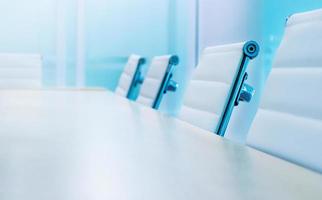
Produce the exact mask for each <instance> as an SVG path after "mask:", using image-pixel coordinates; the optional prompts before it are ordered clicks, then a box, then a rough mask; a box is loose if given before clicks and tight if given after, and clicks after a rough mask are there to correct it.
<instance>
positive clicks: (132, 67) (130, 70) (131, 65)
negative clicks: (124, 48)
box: [115, 55, 142, 97]
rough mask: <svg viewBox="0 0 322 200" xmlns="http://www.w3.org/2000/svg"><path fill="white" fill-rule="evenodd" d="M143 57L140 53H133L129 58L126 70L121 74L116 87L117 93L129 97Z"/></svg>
mask: <svg viewBox="0 0 322 200" xmlns="http://www.w3.org/2000/svg"><path fill="white" fill-rule="evenodd" d="M141 58H142V57H141V56H139V55H131V56H130V57H129V60H128V62H127V64H126V66H125V68H124V71H123V73H122V75H121V78H120V80H119V83H118V86H117V88H116V91H115V93H116V94H118V95H120V96H123V97H127V94H128V92H129V90H130V87H131V84H132V80H133V78H134V75H135V72H136V69H137V67H138V66H139V64H140V59H141Z"/></svg>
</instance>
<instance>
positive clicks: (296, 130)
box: [247, 9, 322, 172]
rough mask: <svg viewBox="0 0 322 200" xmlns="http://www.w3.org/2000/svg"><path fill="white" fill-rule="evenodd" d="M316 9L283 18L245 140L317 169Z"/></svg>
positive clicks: (319, 79)
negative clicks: (280, 36)
mask: <svg viewBox="0 0 322 200" xmlns="http://www.w3.org/2000/svg"><path fill="white" fill-rule="evenodd" d="M321 103H322V9H321V10H316V11H311V12H307V13H301V14H295V15H293V16H291V17H290V18H289V19H288V21H287V26H286V31H285V35H284V38H283V40H282V43H281V45H280V47H279V50H278V52H277V57H276V59H275V62H274V65H273V69H272V71H271V74H270V77H269V79H268V82H267V86H266V89H265V92H264V96H263V97H262V102H261V105H260V109H259V110H258V113H257V115H256V117H255V120H254V122H253V125H252V128H251V130H250V133H249V135H248V141H247V144H248V145H250V146H251V147H254V148H256V149H259V150H261V151H264V152H267V153H270V154H273V155H275V156H278V157H281V158H283V159H286V160H288V161H291V162H294V163H297V164H300V165H303V166H306V167H308V168H311V169H314V170H318V171H320V172H322V105H321Z"/></svg>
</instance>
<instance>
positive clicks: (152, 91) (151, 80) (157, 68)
mask: <svg viewBox="0 0 322 200" xmlns="http://www.w3.org/2000/svg"><path fill="white" fill-rule="evenodd" d="M178 64H179V58H178V56H174V55H167V56H159V57H154V58H153V60H152V63H151V65H150V67H149V70H148V73H147V75H146V77H145V79H144V83H143V85H142V89H141V91H140V95H139V97H138V99H137V102H139V103H141V104H143V105H146V106H149V107H152V108H153V109H156V110H157V109H159V107H160V104H161V102H162V98H163V96H164V95H165V94H166V93H167V91H172V92H174V91H176V89H177V87H178V85H177V83H176V82H174V81H173V80H172V76H173V71H174V69H175V66H176V65H178Z"/></svg>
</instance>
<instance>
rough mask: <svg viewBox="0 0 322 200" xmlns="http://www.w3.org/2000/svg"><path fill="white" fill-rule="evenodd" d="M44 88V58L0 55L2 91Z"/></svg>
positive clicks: (0, 86) (0, 84) (27, 55)
mask: <svg viewBox="0 0 322 200" xmlns="http://www.w3.org/2000/svg"><path fill="white" fill-rule="evenodd" d="M41 86H42V58H41V56H40V55H30V54H9V53H8V54H7V53H6V54H5V53H3V54H0V89H33V88H41Z"/></svg>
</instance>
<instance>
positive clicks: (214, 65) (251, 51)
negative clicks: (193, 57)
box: [178, 41, 259, 136]
mask: <svg viewBox="0 0 322 200" xmlns="http://www.w3.org/2000/svg"><path fill="white" fill-rule="evenodd" d="M258 53H259V46H258V44H257V43H256V42H254V41H249V42H243V43H238V44H230V45H224V46H216V47H209V48H206V49H205V50H204V52H203V54H202V56H201V59H200V63H199V65H198V67H197V68H196V71H195V73H194V75H193V78H192V80H191V81H190V84H189V86H188V89H187V92H186V94H185V98H184V102H183V106H182V108H181V111H180V113H179V115H178V118H179V119H181V120H183V121H186V122H188V123H190V124H193V125H195V126H198V127H200V128H203V129H206V130H208V131H211V132H215V133H216V134H218V135H221V136H224V134H225V131H226V128H227V125H228V122H229V119H230V116H231V114H232V111H233V108H234V107H235V106H237V105H238V104H239V101H247V102H249V101H250V100H251V98H252V95H253V93H254V90H253V89H252V88H251V87H250V86H248V85H247V84H245V83H244V82H245V80H246V79H247V76H248V75H247V73H246V68H247V65H248V62H249V61H250V60H252V59H253V58H255V57H256V56H257V55H258Z"/></svg>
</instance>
